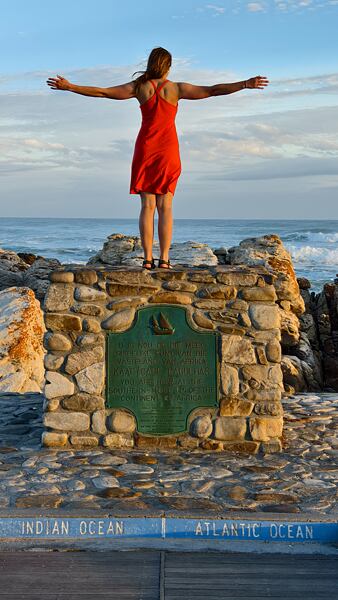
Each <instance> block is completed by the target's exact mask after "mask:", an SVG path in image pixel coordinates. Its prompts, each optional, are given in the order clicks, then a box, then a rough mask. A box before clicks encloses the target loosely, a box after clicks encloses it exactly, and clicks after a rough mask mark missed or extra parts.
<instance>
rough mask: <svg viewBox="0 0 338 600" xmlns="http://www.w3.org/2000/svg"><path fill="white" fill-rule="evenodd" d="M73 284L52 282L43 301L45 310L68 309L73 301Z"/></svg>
mask: <svg viewBox="0 0 338 600" xmlns="http://www.w3.org/2000/svg"><path fill="white" fill-rule="evenodd" d="M73 293H74V290H73V286H72V285H71V284H69V283H50V284H49V286H48V288H47V293H46V295H45V297H44V301H43V310H45V311H49V312H51V311H59V310H68V309H69V307H70V306H71V304H72V302H73Z"/></svg>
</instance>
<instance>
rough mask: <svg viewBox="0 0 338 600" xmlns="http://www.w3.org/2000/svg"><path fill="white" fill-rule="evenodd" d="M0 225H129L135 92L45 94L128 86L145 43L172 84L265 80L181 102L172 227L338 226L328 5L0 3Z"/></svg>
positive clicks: (133, 204) (336, 67)
mask: <svg viewBox="0 0 338 600" xmlns="http://www.w3.org/2000/svg"><path fill="white" fill-rule="evenodd" d="M0 7H1V17H2V18H1V21H0V56H1V58H0V64H1V69H0V177H1V185H0V216H9V217H14V216H19V217H77V216H81V217H100V218H102V217H107V218H128V217H133V218H136V217H138V214H139V209H140V197H139V196H138V195H132V194H129V183H130V167H131V161H132V155H133V149H134V143H135V139H136V136H137V133H138V131H139V128H140V125H141V111H140V108H139V103H138V101H137V99H136V98H132V99H129V100H125V101H117V100H109V99H107V98H90V97H86V96H82V95H79V94H74V93H72V92H69V91H61V90H53V89H51V88H50V87H49V86H48V85H47V83H46V80H47V79H48V77H56V75H57V74H59V75H62V76H63V77H66V78H67V79H69V80H70V81H71V82H72V83H76V84H77V85H93V86H99V87H109V86H112V85H117V84H120V83H126V82H128V81H131V80H132V78H133V77H132V76H133V73H134V72H135V71H137V70H141V69H144V68H145V65H146V60H147V57H148V55H149V53H150V51H151V49H152V48H153V47H155V46H162V47H164V48H167V49H168V50H169V51H170V52H171V54H172V56H173V63H172V68H171V71H170V74H169V79H171V80H172V81H188V82H190V83H193V84H197V85H198V84H201V85H212V84H216V83H230V82H235V81H241V80H243V79H248V78H250V77H254V76H257V75H261V76H265V77H267V78H268V80H269V85H268V86H267V87H266V88H264V89H247V90H241V91H239V92H236V93H233V94H228V95H224V96H218V97H213V98H206V99H203V100H198V101H197V100H194V101H191V100H180V102H179V107H178V113H177V117H176V127H177V133H178V138H179V145H180V154H181V161H182V174H181V177H180V179H179V181H178V184H177V188H176V192H175V196H174V200H173V208H174V216H175V217H176V218H190V217H193V218H201V219H203V218H209V219H210V218H215V219H218V218H259V219H265V218H267V219H268V218H269V219H273V218H276V219H297V218H308V219H310V218H313V219H316V218H318V219H319V218H321V219H337V218H338V161H337V158H338V36H337V30H338V0H318V1H315V0H261V1H259V2H247V1H244V0H228V1H220V2H215V3H210V4H209V3H206V2H204V1H203V0H202V1H195V0H171V1H170V2H169V1H168V0H167V1H162V0H161V1H159V2H156V3H155V2H153V0H142V1H141V2H140V1H139V0H137V1H136V0H124V2H114V1H108V0H96V1H95V2H93V1H92V0H90V1H88V0H68V1H67V2H66V1H65V0H58V2H57V3H56V2H53V3H52V2H46V1H44V2H42V1H40V0H30V1H29V2H27V1H26V0H25V1H23V0H11V1H10V0H0Z"/></svg>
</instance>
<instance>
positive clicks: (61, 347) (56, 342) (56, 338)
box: [44, 332, 73, 352]
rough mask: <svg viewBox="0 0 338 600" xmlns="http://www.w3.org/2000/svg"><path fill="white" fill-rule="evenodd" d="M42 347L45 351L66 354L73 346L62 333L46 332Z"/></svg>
mask: <svg viewBox="0 0 338 600" xmlns="http://www.w3.org/2000/svg"><path fill="white" fill-rule="evenodd" d="M44 346H45V348H47V350H55V351H60V352H68V351H69V350H71V349H72V347H73V344H72V342H71V341H70V339H69V338H68V337H66V336H65V335H63V334H62V333H50V332H48V333H47V334H46V335H45V338H44Z"/></svg>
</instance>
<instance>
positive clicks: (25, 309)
mask: <svg viewBox="0 0 338 600" xmlns="http://www.w3.org/2000/svg"><path fill="white" fill-rule="evenodd" d="M45 331H46V328H45V324H44V319H43V312H42V310H41V308H40V304H39V301H38V300H37V299H36V298H35V295H34V292H33V291H32V290H31V289H29V288H26V287H10V288H8V289H6V290H2V291H0V393H4V392H20V393H25V392H41V391H42V387H43V382H44V365H43V358H44V355H45V350H44V347H43V335H44V333H45Z"/></svg>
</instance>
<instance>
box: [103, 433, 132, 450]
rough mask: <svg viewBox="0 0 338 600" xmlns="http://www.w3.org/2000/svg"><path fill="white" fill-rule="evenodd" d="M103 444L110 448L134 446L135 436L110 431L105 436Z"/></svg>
mask: <svg viewBox="0 0 338 600" xmlns="http://www.w3.org/2000/svg"><path fill="white" fill-rule="evenodd" d="M103 445H104V446H107V447H108V448H133V446H134V438H133V436H132V435H129V434H123V433H109V434H108V435H105V437H104V438H103Z"/></svg>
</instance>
